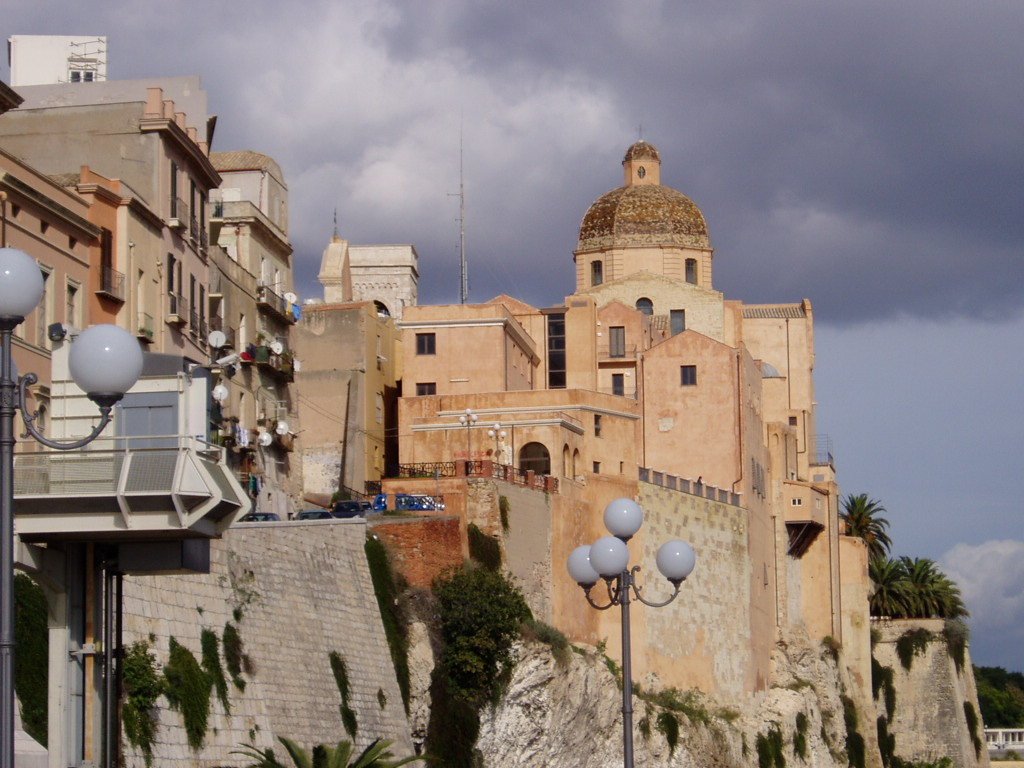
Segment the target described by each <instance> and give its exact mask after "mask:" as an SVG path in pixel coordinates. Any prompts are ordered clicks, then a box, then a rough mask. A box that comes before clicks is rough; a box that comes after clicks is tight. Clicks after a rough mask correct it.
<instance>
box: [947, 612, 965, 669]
mask: <svg viewBox="0 0 1024 768" xmlns="http://www.w3.org/2000/svg"><path fill="white" fill-rule="evenodd" d="M942 635H943V637H945V638H946V647H947V648H948V649H949V656H950V658H951V659H953V664H954V665H955V666H956V671H957V674H960V673H961V672H963V671H964V664H965V662H966V656H967V638H968V637H969V635H970V632H969V630H968V629H967V625H966V624H965V623H964V622H963V621H961V620H960V619H949V620H947V621H946V623H945V624H944V625H943V627H942Z"/></svg>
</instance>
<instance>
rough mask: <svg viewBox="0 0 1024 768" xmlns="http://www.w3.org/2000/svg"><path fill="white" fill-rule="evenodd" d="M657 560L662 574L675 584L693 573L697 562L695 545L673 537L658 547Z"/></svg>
mask: <svg viewBox="0 0 1024 768" xmlns="http://www.w3.org/2000/svg"><path fill="white" fill-rule="evenodd" d="M655 561H656V562H657V564H658V570H659V571H661V575H662V576H664V577H665V578H666V579H668V580H669V581H671V582H672V583H673V584H679V583H680V582H682V581H684V580H685V579H686V577H687V576H689V575H690V574H691V573H693V567H694V566H695V565H696V564H697V555H696V554H695V553H694V551H693V547H691V546H690V545H689V544H687V543H686V542H685V541H680V540H679V539H672V540H671V541H666V542H665V543H664V544H662V545H661V547H659V548H658V554H657V557H656V559H655Z"/></svg>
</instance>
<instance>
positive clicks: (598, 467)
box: [594, 461, 601, 475]
mask: <svg viewBox="0 0 1024 768" xmlns="http://www.w3.org/2000/svg"><path fill="white" fill-rule="evenodd" d="M594 474H595V475H600V474H601V462H600V461H595V462H594Z"/></svg>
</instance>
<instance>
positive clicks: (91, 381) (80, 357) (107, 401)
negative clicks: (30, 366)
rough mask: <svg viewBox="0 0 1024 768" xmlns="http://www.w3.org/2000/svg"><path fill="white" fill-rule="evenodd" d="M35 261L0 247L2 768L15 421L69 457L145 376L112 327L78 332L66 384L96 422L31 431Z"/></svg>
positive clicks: (7, 721)
mask: <svg viewBox="0 0 1024 768" xmlns="http://www.w3.org/2000/svg"><path fill="white" fill-rule="evenodd" d="M43 291H44V284H43V277H42V273H41V272H40V270H39V265H38V264H37V263H36V260H35V259H33V258H32V257H31V256H29V255H28V254H27V253H24V252H23V251H19V250H17V249H16V248H0V768H14V707H15V698H14V443H15V439H14V414H15V412H17V411H20V412H21V417H22V420H23V421H24V423H25V430H26V431H27V433H28V434H29V435H31V436H32V437H33V438H35V439H36V440H37V441H38V442H40V443H42V444H43V445H45V446H47V447H48V448H56V449H58V450H72V449H74V448H81V447H83V446H84V445H86V444H88V443H90V442H92V441H93V440H95V439H96V438H97V437H98V436H99V434H100V433H101V432H102V431H103V430H104V428H105V427H106V426H107V424H109V423H110V411H111V409H112V408H113V407H114V404H115V403H117V401H118V400H120V399H121V398H122V397H123V396H124V393H125V392H127V391H128V390H129V389H131V387H132V385H133V384H135V382H136V381H137V380H138V378H139V374H141V373H142V350H141V349H139V343H138V342H137V341H136V340H135V339H133V338H132V337H131V335H130V334H129V333H128V332H127V331H124V330H122V329H121V328H118V327H116V326H113V325H96V326H93V327H92V328H89V329H87V330H85V331H82V332H81V333H80V334H78V336H77V337H76V338H75V340H74V343H73V344H72V346H71V352H70V355H69V358H68V365H69V367H70V369H71V378H72V379H74V381H75V383H76V384H77V385H78V386H79V387H80V388H81V389H82V390H83V391H84V392H85V393H86V394H87V395H88V397H89V399H90V400H92V401H93V402H95V403H96V404H97V405H98V406H99V408H100V417H101V418H100V422H99V424H97V425H96V427H95V428H94V429H93V430H92V432H90V433H89V435H88V436H86V437H83V438H82V439H80V440H75V441H72V442H56V441H54V440H49V439H47V438H46V437H45V436H43V435H42V434H41V433H40V432H39V430H38V429H37V428H36V427H35V424H34V422H35V420H36V418H37V417H38V415H39V414H38V412H35V413H29V412H28V411H27V410H26V404H27V394H28V388H29V387H30V386H31V385H33V384H35V383H36V381H38V377H37V376H36V375H35V374H34V373H26V374H25V375H24V376H20V377H19V376H18V375H17V373H16V371H15V369H14V360H13V358H12V354H11V353H12V350H11V346H12V344H13V335H14V329H15V328H16V327H17V326H18V325H19V324H21V323H22V322H23V321H24V320H25V317H26V315H28V314H29V313H30V312H31V311H32V310H33V309H35V308H36V305H38V304H39V300H40V299H42V297H43Z"/></svg>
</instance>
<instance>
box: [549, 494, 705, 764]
mask: <svg viewBox="0 0 1024 768" xmlns="http://www.w3.org/2000/svg"><path fill="white" fill-rule="evenodd" d="M643 521H644V512H643V509H642V508H641V507H640V505H639V504H637V503H636V502H635V501H633V500H632V499H615V500H614V501H612V502H611V503H610V504H608V506H607V507H605V510H604V524H605V527H606V528H607V529H608V530H609V532H611V534H612V535H611V536H605V537H603V538H600V539H598V540H597V541H595V542H594V543H593V544H592V545H590V546H582V547H577V548H576V549H574V550H573V551H572V553H571V554H570V555H569V560H568V563H567V564H568V567H569V575H570V576H572V578H573V580H574V581H575V582H576V583H577V584H579V585H580V586H581V587H582V588H583V593H584V594H585V595H586V598H587V602H588V603H590V605H591V606H593V607H594V608H596V609H597V610H599V611H606V610H608V609H609V608H611V607H612V606H615V605H617V606H619V607H620V608H621V610H622V764H623V766H624V768H633V676H632V675H633V670H632V652H631V648H630V637H629V603H630V599H631V598H630V593H632V595H633V599H636V600H639V601H640V602H641V603H643V604H644V605H649V606H651V607H652V608H661V607H662V606H666V605H668V604H669V603H671V602H672V601H673V600H675V599H676V596H677V595H678V594H679V586H680V585H681V584H682V583H683V581H685V580H686V577H687V576H689V575H690V574H691V573H692V572H693V567H694V565H695V564H696V560H697V556H696V555H695V554H694V552H693V548H692V547H691V546H690V545H689V544H687V543H686V542H685V541H680V540H679V539H672V540H671V541H667V542H665V543H664V544H662V545H661V547H660V548H659V549H658V555H657V558H656V560H657V564H658V570H659V571H661V574H662V575H663V576H664V577H665V578H666V579H668V580H669V582H670V583H671V584H672V586H673V588H674V591H673V592H672V594H671V595H670V596H669V597H668V599H666V600H662V601H661V602H654V601H651V600H647V599H645V598H644V596H643V594H642V592H643V587H641V586H640V585H639V584H637V581H636V575H637V573H639V572H640V566H639V565H634V566H633V567H632V568H630V567H629V549H628V548H627V547H626V542H627V541H629V540H630V539H631V538H632V537H633V536H634V535H635V534H636V532H637V531H639V530H640V526H641V525H643ZM598 579H604V582H605V587H606V589H607V591H608V602H607V603H605V604H604V605H602V604H600V603H598V602H597V601H595V600H594V598H592V597H591V596H590V590H591V589H593V587H594V585H595V584H597V581H598Z"/></svg>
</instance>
